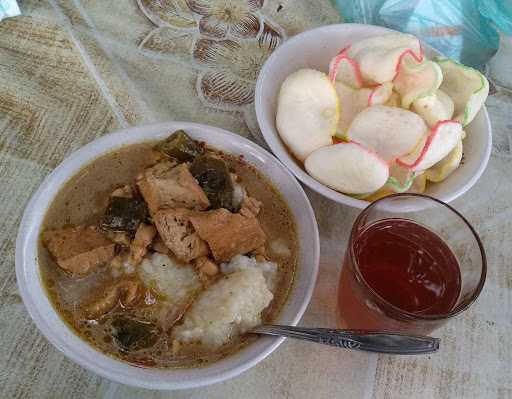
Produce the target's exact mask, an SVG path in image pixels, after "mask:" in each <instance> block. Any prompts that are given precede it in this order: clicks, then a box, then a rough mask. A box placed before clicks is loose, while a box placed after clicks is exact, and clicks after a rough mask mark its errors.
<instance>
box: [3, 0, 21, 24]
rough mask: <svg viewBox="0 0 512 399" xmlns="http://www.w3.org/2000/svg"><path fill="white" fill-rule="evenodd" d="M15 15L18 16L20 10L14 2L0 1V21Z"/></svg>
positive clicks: (10, 0)
mask: <svg viewBox="0 0 512 399" xmlns="http://www.w3.org/2000/svg"><path fill="white" fill-rule="evenodd" d="M17 15H20V8H19V7H18V3H16V0H0V21H1V20H2V19H4V18H9V17H15V16H17Z"/></svg>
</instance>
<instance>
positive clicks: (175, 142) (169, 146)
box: [155, 130, 204, 162]
mask: <svg viewBox="0 0 512 399" xmlns="http://www.w3.org/2000/svg"><path fill="white" fill-rule="evenodd" d="M155 148H156V149H157V150H158V151H160V152H163V153H164V154H166V155H167V156H169V157H171V158H173V159H175V160H176V161H178V162H189V161H193V160H194V158H196V157H197V156H199V155H201V154H202V153H203V152H204V149H203V148H202V147H201V146H200V145H199V144H198V143H197V142H196V141H194V140H192V139H191V138H190V137H189V135H188V134H187V133H185V132H184V131H183V130H178V131H176V132H174V133H173V134H171V135H170V136H169V137H167V138H166V139H165V140H164V141H162V142H160V143H158V144H157V145H156V147H155Z"/></svg>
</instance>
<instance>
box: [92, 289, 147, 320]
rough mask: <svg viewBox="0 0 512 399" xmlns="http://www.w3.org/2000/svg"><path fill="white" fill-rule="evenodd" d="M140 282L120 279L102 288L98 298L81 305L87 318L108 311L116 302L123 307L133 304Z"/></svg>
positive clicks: (95, 317) (136, 297)
mask: <svg viewBox="0 0 512 399" xmlns="http://www.w3.org/2000/svg"><path fill="white" fill-rule="evenodd" d="M139 288H140V283H139V282H137V281H136V280H121V281H118V282H116V283H114V284H113V285H111V286H109V287H106V288H104V289H103V290H102V292H103V293H104V294H103V295H102V297H101V298H100V299H97V300H95V301H93V302H91V303H88V304H86V305H83V306H82V310H83V312H84V314H85V316H86V317H87V319H89V320H94V319H98V318H99V317H101V316H103V315H104V314H106V313H108V312H110V311H111V310H112V309H113V308H114V307H115V306H116V305H117V304H118V303H121V305H122V306H123V307H129V306H130V305H133V304H134V303H135V302H137V300H138V299H139V296H140V295H139Z"/></svg>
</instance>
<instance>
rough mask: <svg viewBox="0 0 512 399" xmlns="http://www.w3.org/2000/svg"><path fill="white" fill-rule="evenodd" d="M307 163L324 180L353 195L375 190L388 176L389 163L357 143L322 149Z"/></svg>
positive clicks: (315, 174)
mask: <svg viewBox="0 0 512 399" xmlns="http://www.w3.org/2000/svg"><path fill="white" fill-rule="evenodd" d="M304 166H305V167H306V170H307V171H308V173H309V174H310V175H311V176H313V177H314V178H315V179H317V180H318V181H320V182H321V183H323V184H325V185H326V186H329V187H331V188H333V189H334V190H339V191H342V192H345V193H350V194H364V193H371V192H373V191H376V190H378V189H379V188H380V187H382V186H383V185H384V184H385V183H386V181H387V179H388V177H389V167H388V165H387V163H386V162H385V161H384V160H382V159H381V158H379V157H378V155H376V154H375V153H374V152H371V151H370V150H368V149H366V148H365V147H363V146H362V145H359V144H357V143H355V142H348V143H340V144H335V145H331V146H328V147H324V148H320V149H318V150H316V151H315V152H313V153H312V154H311V155H310V156H309V157H308V158H307V159H306V162H305V164H304Z"/></svg>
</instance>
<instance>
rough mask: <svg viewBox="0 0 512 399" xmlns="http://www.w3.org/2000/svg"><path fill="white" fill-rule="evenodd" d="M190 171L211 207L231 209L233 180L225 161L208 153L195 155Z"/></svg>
mask: <svg viewBox="0 0 512 399" xmlns="http://www.w3.org/2000/svg"><path fill="white" fill-rule="evenodd" d="M190 172H191V173H192V175H193V176H194V177H195V178H196V180H197V181H198V182H199V185H200V186H201V188H202V189H203V190H204V192H205V193H206V196H207V197H208V200H209V201H210V204H211V207H212V208H213V209H217V208H226V209H229V210H231V211H234V210H235V209H233V182H232V181H231V176H230V174H229V169H228V167H227V165H226V163H225V162H224V161H223V160H222V159H219V158H214V157H212V156H209V155H202V156H200V157H197V158H196V159H195V160H194V162H192V164H191V165H190Z"/></svg>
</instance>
